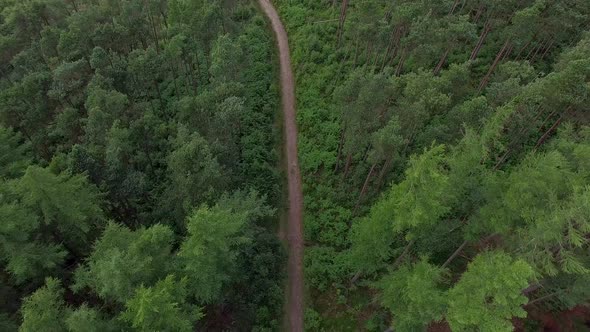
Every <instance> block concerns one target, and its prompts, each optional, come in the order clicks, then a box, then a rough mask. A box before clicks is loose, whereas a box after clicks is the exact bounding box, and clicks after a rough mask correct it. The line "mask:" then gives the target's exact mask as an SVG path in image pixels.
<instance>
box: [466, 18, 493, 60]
mask: <svg viewBox="0 0 590 332" xmlns="http://www.w3.org/2000/svg"><path fill="white" fill-rule="evenodd" d="M491 29H492V27H491V24H490V20H487V21H486V23H485V24H484V26H483V30H482V32H481V35H480V36H479V40H478V41H477V45H475V48H474V49H473V51H471V55H470V56H469V60H475V59H476V58H477V55H478V54H479V50H481V47H482V46H483V43H484V41H485V39H486V37H487V36H488V33H489V32H490V30H491Z"/></svg>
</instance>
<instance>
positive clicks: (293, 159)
mask: <svg viewBox="0 0 590 332" xmlns="http://www.w3.org/2000/svg"><path fill="white" fill-rule="evenodd" d="M259 3H260V6H261V7H262V10H263V11H264V13H265V14H266V16H267V17H268V18H269V20H270V23H271V26H272V29H273V31H274V33H275V35H276V39H277V43H278V49H279V58H280V67H281V100H282V105H283V116H284V138H285V149H284V151H285V153H286V167H287V170H288V173H287V183H288V187H289V213H288V221H287V238H288V244H289V261H288V294H287V297H286V298H287V299H286V304H285V305H286V310H285V311H286V313H287V319H288V324H289V330H290V331H294V332H299V331H303V193H302V189H301V173H300V171H299V162H298V159H297V123H296V110H295V81H294V79H293V72H292V70H291V56H290V54H289V41H288V38H287V32H286V30H285V27H284V26H283V24H282V23H281V19H280V18H279V15H278V13H277V11H276V9H275V8H274V7H273V5H272V4H271V3H270V2H269V0H259Z"/></svg>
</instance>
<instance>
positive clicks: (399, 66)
mask: <svg viewBox="0 0 590 332" xmlns="http://www.w3.org/2000/svg"><path fill="white" fill-rule="evenodd" d="M404 61H406V50H405V49H404V50H403V51H402V55H401V56H400V59H399V63H398V64H397V68H396V69H395V76H399V75H401V73H402V70H403V67H404Z"/></svg>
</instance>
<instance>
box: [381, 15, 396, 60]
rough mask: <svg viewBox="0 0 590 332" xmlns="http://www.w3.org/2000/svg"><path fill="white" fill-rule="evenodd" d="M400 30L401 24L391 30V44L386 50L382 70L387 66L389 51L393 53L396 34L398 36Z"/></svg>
mask: <svg viewBox="0 0 590 332" xmlns="http://www.w3.org/2000/svg"><path fill="white" fill-rule="evenodd" d="M399 30H400V26H399V25H398V26H396V27H395V29H393V31H392V32H391V37H390V38H389V44H388V45H387V51H385V56H384V57H383V64H382V65H381V70H383V68H385V64H386V63H387V59H388V58H389V53H391V51H393V48H394V43H395V39H396V36H397V34H398V32H399Z"/></svg>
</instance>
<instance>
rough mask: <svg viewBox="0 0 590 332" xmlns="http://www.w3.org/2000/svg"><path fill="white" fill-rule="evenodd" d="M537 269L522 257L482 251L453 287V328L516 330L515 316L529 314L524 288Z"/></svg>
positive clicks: (450, 316) (450, 314) (450, 299)
mask: <svg viewBox="0 0 590 332" xmlns="http://www.w3.org/2000/svg"><path fill="white" fill-rule="evenodd" d="M532 277H533V269H532V268H531V267H530V266H529V265H528V264H527V263H526V262H524V261H523V260H521V259H513V258H511V257H510V256H508V255H507V254H505V253H503V252H500V251H497V252H494V251H490V252H486V253H482V254H480V255H478V256H477V257H476V258H475V259H474V260H473V261H472V262H471V263H470V264H469V266H468V267H467V271H466V272H465V273H464V274H463V275H462V276H461V279H460V280H459V282H458V283H457V284H456V285H455V286H454V287H453V288H452V289H451V290H449V294H448V303H449V304H448V305H449V309H448V313H447V315H446V319H447V321H448V322H449V324H450V326H451V328H452V329H453V331H471V330H473V329H477V330H479V331H490V332H491V331H512V330H513V326H512V323H511V321H510V319H511V318H512V317H526V312H525V311H524V309H522V307H521V306H522V305H523V304H525V303H526V302H527V298H526V297H525V296H524V295H522V290H523V289H525V288H526V287H527V286H528V285H529V281H530V280H531V279H532Z"/></svg>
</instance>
